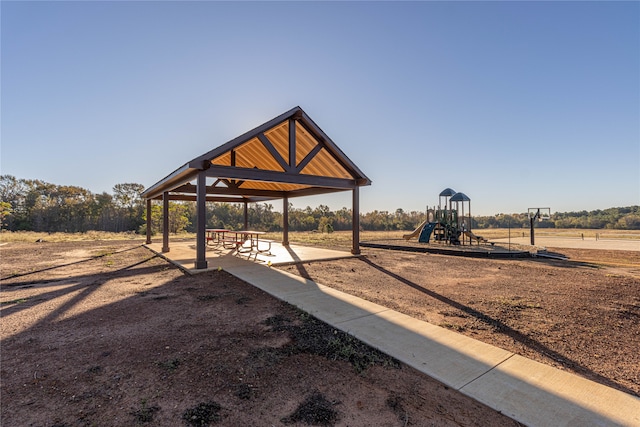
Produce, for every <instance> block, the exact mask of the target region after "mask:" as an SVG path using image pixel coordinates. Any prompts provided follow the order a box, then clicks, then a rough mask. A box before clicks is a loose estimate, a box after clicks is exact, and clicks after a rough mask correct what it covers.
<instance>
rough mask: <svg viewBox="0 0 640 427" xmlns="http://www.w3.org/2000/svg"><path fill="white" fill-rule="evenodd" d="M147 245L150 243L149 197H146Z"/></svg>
mask: <svg viewBox="0 0 640 427" xmlns="http://www.w3.org/2000/svg"><path fill="white" fill-rule="evenodd" d="M146 243H147V245H148V244H150V243H151V199H147V242H146Z"/></svg>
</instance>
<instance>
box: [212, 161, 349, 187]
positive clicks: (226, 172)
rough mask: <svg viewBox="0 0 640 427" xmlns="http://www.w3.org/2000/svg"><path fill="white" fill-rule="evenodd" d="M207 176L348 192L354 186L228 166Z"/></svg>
mask: <svg viewBox="0 0 640 427" xmlns="http://www.w3.org/2000/svg"><path fill="white" fill-rule="evenodd" d="M206 173H207V176H210V177H216V178H229V179H244V180H247V181H266V182H279V183H283V184H301V185H312V186H318V187H333V188H342V189H345V190H350V189H352V188H354V187H355V186H356V183H355V180H353V179H344V178H334V177H328V176H315V175H304V174H297V173H289V172H278V171H268V170H259V169H250V168H239V167H229V166H218V165H215V166H211V167H210V168H209V169H207V170H206Z"/></svg>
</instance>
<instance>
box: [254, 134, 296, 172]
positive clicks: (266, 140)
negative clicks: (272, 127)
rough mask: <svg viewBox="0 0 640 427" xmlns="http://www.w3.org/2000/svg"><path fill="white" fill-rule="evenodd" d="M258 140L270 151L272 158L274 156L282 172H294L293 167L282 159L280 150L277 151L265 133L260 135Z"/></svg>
mask: <svg viewBox="0 0 640 427" xmlns="http://www.w3.org/2000/svg"><path fill="white" fill-rule="evenodd" d="M258 139H259V140H260V142H262V145H264V148H266V149H267V150H268V151H269V153H270V154H271V156H273V158H274V159H275V160H276V161H277V162H278V164H279V165H280V167H281V168H282V170H284V171H287V172H291V170H292V169H291V167H290V166H289V165H288V164H287V162H286V161H285V160H284V159H283V158H282V156H281V155H280V153H279V152H278V150H276V147H274V146H273V144H272V143H271V141H269V138H267V137H266V135H265V134H264V133H259V134H258Z"/></svg>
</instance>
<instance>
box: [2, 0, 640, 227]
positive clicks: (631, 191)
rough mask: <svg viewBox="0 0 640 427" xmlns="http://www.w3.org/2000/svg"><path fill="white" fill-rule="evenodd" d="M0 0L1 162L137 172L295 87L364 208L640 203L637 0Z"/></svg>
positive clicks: (94, 176) (123, 174) (108, 177)
mask: <svg viewBox="0 0 640 427" xmlns="http://www.w3.org/2000/svg"><path fill="white" fill-rule="evenodd" d="M0 7H1V10H0V12H1V20H2V21H1V24H2V30H1V31H2V33H1V36H2V40H1V43H2V44H1V47H2V51H1V52H2V58H1V59H2V63H1V65H2V68H1V72H2V76H1V78H2V80H1V81H2V92H1V101H2V104H1V107H2V123H1V124H2V129H1V132H2V133H1V137H2V147H1V172H2V174H11V175H14V176H16V177H17V178H27V179H41V180H44V181H47V182H51V183H54V184H58V185H77V186H81V187H84V188H87V189H89V190H91V191H92V192H95V193H101V192H103V191H106V192H108V193H112V188H113V186H114V185H115V184H118V183H124V182H137V183H140V184H143V185H145V186H150V185H152V184H154V183H155V182H157V181H158V180H159V179H161V178H162V177H164V176H166V175H167V174H169V173H170V172H172V171H173V170H175V169H176V168H178V167H179V166H181V165H183V164H184V163H186V162H187V161H189V160H191V159H192V158H194V157H197V156H199V155H200V154H203V153H204V152H206V151H208V150H210V149H212V148H215V147H217V146H219V145H221V144H223V143H225V142H227V141H228V140H230V139H232V138H234V137H236V136H238V135H240V134H242V133H244V132H246V131H247V130H250V129H252V128H253V127H255V126H257V125H260V124H262V123H263V122H265V121H267V120H270V119H272V118H273V117H275V116H277V115H279V114H281V113H283V112H285V111H287V110H289V109H290V108H293V107H294V106H297V105H299V106H301V107H302V108H303V109H304V110H305V111H306V112H307V114H309V116H311V118H313V119H314V121H315V122H316V123H317V124H318V125H319V126H320V127H321V128H322V129H323V130H324V131H325V132H326V133H327V134H328V135H329V136H330V137H331V138H332V140H333V141H334V142H335V143H336V144H337V145H338V146H339V147H340V148H341V149H342V150H343V151H344V152H345V153H346V154H347V156H348V157H349V158H351V160H353V161H354V162H355V163H356V164H357V165H358V166H359V167H360V169H361V170H362V171H363V172H364V173H365V174H366V175H367V176H368V177H369V178H371V180H372V181H373V184H372V186H370V187H365V188H363V189H362V191H361V193H360V197H361V211H362V212H368V211H372V210H387V211H395V210H396V209H397V208H402V209H404V210H405V211H412V210H418V211H421V210H424V209H425V207H426V206H427V205H430V206H431V205H435V204H437V202H438V194H439V193H440V191H441V190H443V189H444V188H446V187H451V188H453V189H454V190H456V191H461V192H464V193H465V194H467V195H468V196H469V197H470V198H471V210H472V214H474V215H491V214H495V213H517V212H526V210H527V208H529V207H551V209H552V212H556V211H560V212H566V211H579V210H593V209H605V208H609V207H614V206H629V205H637V204H640V3H639V2H635V1H629V2H406V3H400V2H10V1H2V2H1V3H0ZM291 201H292V202H293V203H294V205H295V206H296V207H299V208H304V207H305V206H307V205H310V206H312V207H315V206H317V205H319V204H325V205H329V206H330V207H331V208H332V209H339V208H341V207H343V206H346V207H349V208H350V207H351V199H350V193H348V192H347V193H342V194H340V195H337V196H317V197H313V198H309V199H303V200H296V199H292V200H291ZM274 206H275V207H276V208H278V209H279V208H280V207H281V205H280V203H279V202H277V203H274Z"/></svg>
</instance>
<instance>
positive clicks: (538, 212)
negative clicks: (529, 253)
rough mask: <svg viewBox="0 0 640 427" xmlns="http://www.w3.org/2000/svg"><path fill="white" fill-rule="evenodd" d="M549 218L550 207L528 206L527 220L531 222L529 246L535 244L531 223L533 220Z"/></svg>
mask: <svg viewBox="0 0 640 427" xmlns="http://www.w3.org/2000/svg"><path fill="white" fill-rule="evenodd" d="M536 219H537V220H538V222H540V221H544V220H545V219H551V208H529V222H530V223H531V246H533V245H535V237H534V229H533V224H534V222H535V220H536Z"/></svg>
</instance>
